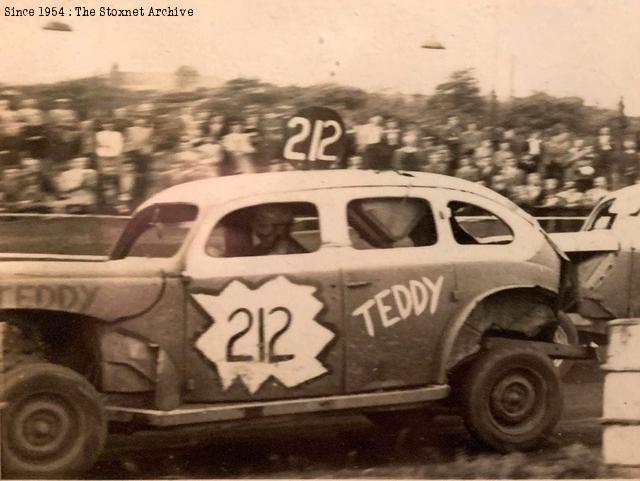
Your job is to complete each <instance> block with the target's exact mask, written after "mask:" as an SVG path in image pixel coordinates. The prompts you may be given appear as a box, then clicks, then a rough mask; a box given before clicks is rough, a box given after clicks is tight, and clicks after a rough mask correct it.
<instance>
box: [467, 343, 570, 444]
mask: <svg viewBox="0 0 640 481" xmlns="http://www.w3.org/2000/svg"><path fill="white" fill-rule="evenodd" d="M458 388H459V389H460V390H461V392H460V393H458V394H459V396H458V399H459V400H460V404H461V408H462V415H463V418H464V421H465V425H466V426H467V429H468V430H469V432H470V433H471V434H472V435H473V436H474V437H476V438H477V439H478V440H480V441H481V442H483V443H484V444H487V445H489V446H491V447H493V448H494V449H497V450H498V451H501V452H512V451H523V450H529V449H533V448H535V447H537V446H539V445H540V444H541V443H542V442H543V441H544V440H545V439H546V437H547V436H548V435H549V434H550V433H551V431H552V429H553V428H554V426H555V425H556V423H557V422H558V420H559V419H560V415H561V413H562V394H561V390H560V380H559V376H558V372H557V369H556V368H555V367H554V365H553V363H552V362H551V360H550V359H549V358H548V357H547V356H546V355H544V354H543V353H541V352H538V351H536V350H534V349H531V348H528V347H504V348H497V349H493V350H489V351H485V352H483V353H481V354H480V355H478V356H477V357H476V358H475V359H473V360H472V361H471V362H470V364H469V365H468V367H467V369H465V372H464V379H462V380H461V383H460V385H459V386H458Z"/></svg>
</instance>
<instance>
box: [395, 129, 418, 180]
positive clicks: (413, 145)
mask: <svg viewBox="0 0 640 481" xmlns="http://www.w3.org/2000/svg"><path fill="white" fill-rule="evenodd" d="M418 139H419V136H418V132H417V131H415V130H409V131H407V132H406V133H405V134H404V135H403V136H402V147H400V148H399V149H396V150H395V151H394V153H393V160H392V167H393V168H394V169H395V170H412V171H417V172H419V171H422V170H424V167H425V163H426V162H425V158H424V152H423V151H422V150H420V148H419V145H418Z"/></svg>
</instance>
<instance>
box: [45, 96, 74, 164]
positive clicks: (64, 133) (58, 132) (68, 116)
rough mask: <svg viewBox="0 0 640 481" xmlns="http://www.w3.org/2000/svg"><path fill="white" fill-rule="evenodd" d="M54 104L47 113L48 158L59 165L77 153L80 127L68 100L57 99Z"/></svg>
mask: <svg viewBox="0 0 640 481" xmlns="http://www.w3.org/2000/svg"><path fill="white" fill-rule="evenodd" d="M55 104H56V106H55V108H54V109H52V110H50V111H49V144H50V149H51V151H50V156H51V159H52V160H53V161H54V162H55V163H57V164H61V163H64V162H67V161H68V160H69V159H70V158H71V157H72V156H74V155H75V154H76V153H77V152H78V150H79V140H80V126H79V124H78V115H77V114H76V112H75V111H74V110H72V109H71V103H70V102H69V99H57V100H56V101H55Z"/></svg>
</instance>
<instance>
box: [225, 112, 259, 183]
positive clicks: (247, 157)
mask: <svg viewBox="0 0 640 481" xmlns="http://www.w3.org/2000/svg"><path fill="white" fill-rule="evenodd" d="M243 129H244V127H243V125H242V122H241V121H239V120H237V121H235V122H232V123H231V132H230V133H229V134H227V135H225V136H224V138H223V139H222V145H223V147H224V149H225V150H226V151H227V152H228V153H229V155H230V160H231V166H230V170H231V171H230V172H229V173H232V174H249V173H253V172H256V168H255V165H254V164H253V160H252V154H254V153H255V148H254V147H253V145H251V141H250V140H249V136H248V135H247V134H245V133H244V131H243Z"/></svg>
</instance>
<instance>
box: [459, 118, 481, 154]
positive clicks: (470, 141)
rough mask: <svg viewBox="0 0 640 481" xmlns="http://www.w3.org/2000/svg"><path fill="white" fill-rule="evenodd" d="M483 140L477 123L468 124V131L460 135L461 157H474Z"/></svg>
mask: <svg viewBox="0 0 640 481" xmlns="http://www.w3.org/2000/svg"><path fill="white" fill-rule="evenodd" d="M483 140H484V139H483V135H482V131H481V130H478V124H476V123H475V122H471V123H469V124H467V130H465V131H464V132H462V133H461V134H460V144H461V151H462V152H461V155H469V156H470V155H473V154H474V153H475V151H476V149H477V148H478V147H480V144H481V143H482V141H483Z"/></svg>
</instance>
